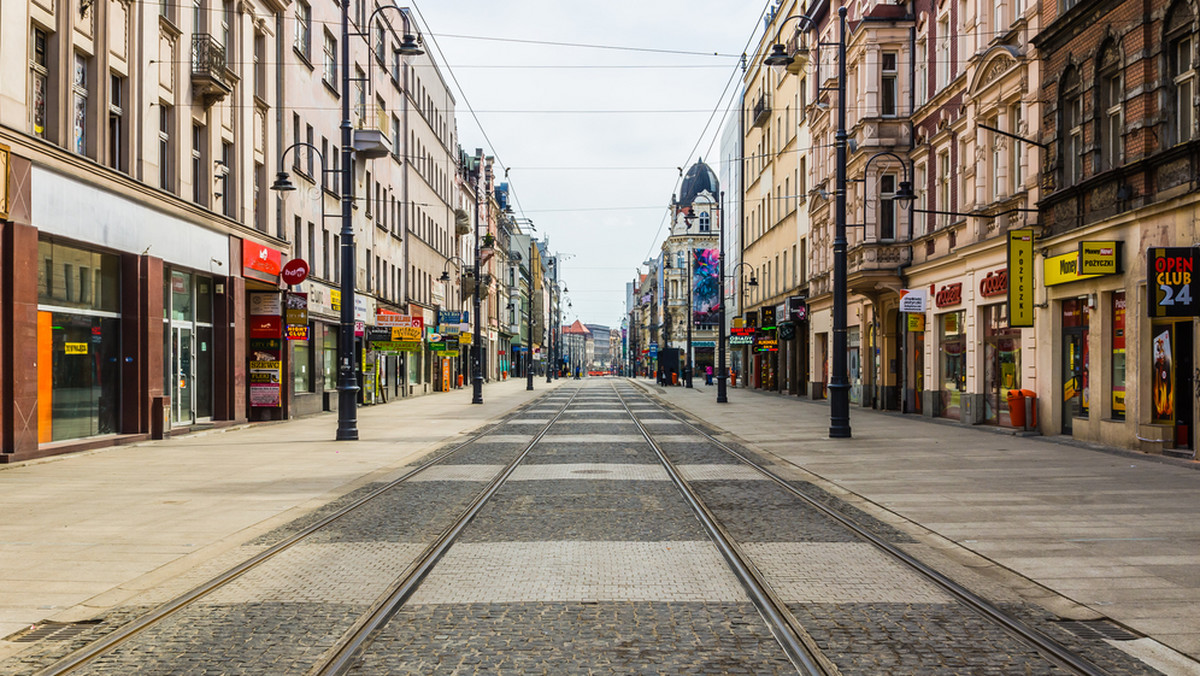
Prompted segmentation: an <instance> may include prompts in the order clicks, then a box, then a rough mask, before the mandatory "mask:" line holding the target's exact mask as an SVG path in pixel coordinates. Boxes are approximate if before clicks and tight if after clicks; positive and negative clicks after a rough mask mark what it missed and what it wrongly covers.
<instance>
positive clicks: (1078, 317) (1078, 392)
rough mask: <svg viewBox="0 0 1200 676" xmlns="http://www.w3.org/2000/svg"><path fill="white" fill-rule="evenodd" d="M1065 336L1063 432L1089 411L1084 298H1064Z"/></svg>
mask: <svg viewBox="0 0 1200 676" xmlns="http://www.w3.org/2000/svg"><path fill="white" fill-rule="evenodd" d="M1062 307H1063V310H1062V315H1063V337H1062V384H1063V385H1062V388H1063V389H1062V401H1063V407H1062V433H1063V434H1070V433H1071V429H1072V422H1073V419H1074V418H1076V417H1080V418H1082V417H1087V414H1088V404H1089V403H1090V402H1089V401H1088V308H1087V301H1086V299H1083V298H1074V299H1071V300H1065V301H1063V304H1062Z"/></svg>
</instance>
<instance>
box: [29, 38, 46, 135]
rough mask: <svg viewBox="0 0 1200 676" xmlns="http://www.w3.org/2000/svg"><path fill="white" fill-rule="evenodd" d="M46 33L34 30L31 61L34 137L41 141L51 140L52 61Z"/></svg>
mask: <svg viewBox="0 0 1200 676" xmlns="http://www.w3.org/2000/svg"><path fill="white" fill-rule="evenodd" d="M46 42H47V38H46V31H44V30H41V29H40V28H34V29H33V54H32V55H31V56H30V59H29V71H30V78H29V79H30V86H31V87H32V88H33V91H32V92H31V93H30V100H31V101H32V102H33V135H34V136H37V137H38V138H41V139H46V138H49V136H48V134H47V131H46V124H47V121H48V120H49V119H50V117H51V116H50V114H49V111H48V109H49V107H50V60H49V49H48V48H47V44H46Z"/></svg>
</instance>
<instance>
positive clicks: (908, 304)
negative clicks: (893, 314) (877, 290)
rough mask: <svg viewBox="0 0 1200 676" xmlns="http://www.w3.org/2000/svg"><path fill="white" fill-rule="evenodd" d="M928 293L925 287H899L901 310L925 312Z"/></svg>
mask: <svg viewBox="0 0 1200 676" xmlns="http://www.w3.org/2000/svg"><path fill="white" fill-rule="evenodd" d="M928 302H929V294H928V292H926V291H925V289H900V311H901V312H925V305H926V303H928Z"/></svg>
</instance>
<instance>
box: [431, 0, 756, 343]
mask: <svg viewBox="0 0 1200 676" xmlns="http://www.w3.org/2000/svg"><path fill="white" fill-rule="evenodd" d="M767 2H768V0H733V1H732V2H731V1H730V0H641V1H633V0H618V1H615V2H570V1H567V0H504V1H498V0H437V1H433V0H423V1H421V2H419V3H417V4H416V5H415V8H416V10H417V12H418V17H419V18H418V21H419V22H421V23H422V24H423V25H422V29H423V30H424V31H426V32H427V33H431V34H432V36H431V37H432V39H430V36H428V35H427V37H426V43H427V44H426V45H425V47H426V49H429V50H430V51H431V53H432V54H433V55H434V58H435V59H436V60H437V61H438V62H439V65H440V66H441V67H442V68H443V69H448V71H449V73H450V74H452V76H453V77H450V75H447V78H446V79H447V80H448V81H449V84H450V86H451V87H452V89H453V91H454V95H455V98H456V100H457V115H456V117H457V120H458V134H459V142H460V143H461V145H462V146H463V148H464V149H465V150H466V151H467V152H468V153H471V152H474V149H475V148H483V149H484V153H485V154H491V155H494V156H495V157H496V158H497V160H498V162H499V163H501V164H502V165H503V168H501V169H500V170H499V171H498V173H499V176H500V178H499V180H501V181H503V180H504V178H503V170H504V169H507V170H508V172H509V173H508V181H509V184H510V185H511V186H512V189H513V191H514V196H515V198H516V203H515V205H514V209H516V210H517V212H518V215H520V216H524V217H526V218H530V219H532V220H533V222H534V223H535V225H536V227H537V231H538V233H537V234H538V236H539V237H542V236H547V235H548V236H549V237H550V244H551V250H552V251H558V252H561V253H563V254H564V258H566V259H567V260H565V261H564V263H563V265H562V279H563V281H564V283H565V284H566V286H567V288H568V290H569V291H568V294H567V296H568V297H569V298H570V299H571V302H572V306H573V307H572V310H571V313H570V314H568V311H567V310H566V308H565V307H564V322H566V323H569V322H570V321H572V320H573V319H580V320H582V321H584V322H587V323H595V324H603V325H606V326H619V324H620V321H621V318H622V316H623V314H624V311H625V308H624V305H625V301H624V294H625V283H626V282H628V281H630V280H632V279H633V277H634V275H635V273H636V271H637V270H638V267H639V266H640V264H641V263H642V262H643V261H644V260H646V259H647V258H648V257H649V256H650V255H652V254H653V252H656V251H658V248H659V245H660V244H661V243H662V241H663V239H664V237H665V232H666V228H665V215H666V212H667V208H668V206H669V204H670V201H671V196H672V195H673V194H674V193H676V192H677V191H678V183H679V170H678V167H684V168H685V169H686V168H687V167H688V166H691V164H692V163H694V162H695V161H696V160H697V158H698V156H700V155H703V157H704V159H705V161H706V162H708V164H709V166H711V167H712V168H713V170H714V171H716V172H717V173H718V175H719V174H720V168H719V167H718V166H717V161H718V159H719V146H718V145H717V142H716V141H714V139H715V138H717V135H718V133H719V131H720V127H721V125H722V121H723V119H725V118H724V115H725V111H726V108H727V105H728V101H729V96H730V93H732V92H733V91H735V90H736V87H737V83H738V82H739V81H740V77H741V70H740V68H739V67H738V63H739V57H740V55H741V54H742V52H743V51H745V50H746V49H747V47H746V44H747V41H748V40H750V39H751V37H753V38H754V39H755V40H757V39H758V35H759V34H760V33H761V23H762V22H761V15H762V12H763V9H764V7H765V6H766V4H767ZM484 38H486V39H484ZM532 42H542V43H545V42H553V43H571V44H569V45H549V44H532ZM578 45H595V46H597V47H584V46H578ZM612 47H620V48H636V49H634V50H628V49H611V48H612ZM750 48H753V44H752V45H751V47H750ZM439 50H440V51H439ZM641 50H663V51H661V52H655V51H641ZM672 52H688V53H687V54H681V53H672ZM715 54H716V55H715ZM731 78H732V80H733V81H732V82H731ZM455 80H457V85H456V84H455ZM727 86H728V87H729V91H728V92H726V94H725V97H724V99H722V92H723V91H725V89H726V87H727ZM459 87H461V90H460V89H459ZM718 107H719V109H718ZM472 110H474V111H475V116H476V117H477V118H478V123H477V122H476V120H475V119H474V118H473V117H472V112H471V111H472ZM714 110H716V116H715V117H713V111H714ZM729 114H730V115H736V106H735V108H734V110H733V111H731V112H730V113H729ZM706 126H707V130H706ZM572 254H573V257H572V256H571V255H572Z"/></svg>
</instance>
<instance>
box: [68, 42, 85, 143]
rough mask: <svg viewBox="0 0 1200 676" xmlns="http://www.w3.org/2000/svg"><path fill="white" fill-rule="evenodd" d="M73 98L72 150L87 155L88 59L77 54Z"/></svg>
mask: <svg viewBox="0 0 1200 676" xmlns="http://www.w3.org/2000/svg"><path fill="white" fill-rule="evenodd" d="M71 93H72V96H73V99H72V100H73V102H74V104H73V106H72V111H73V113H72V119H73V120H74V135H73V139H74V141H73V142H72V143H71V149H72V150H74V151H75V152H77V153H79V154H80V155H86V154H87V142H88V138H87V118H88V58H87V56H86V55H84V54H80V53H79V52H75V70H74V75H73V77H72V79H71Z"/></svg>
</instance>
